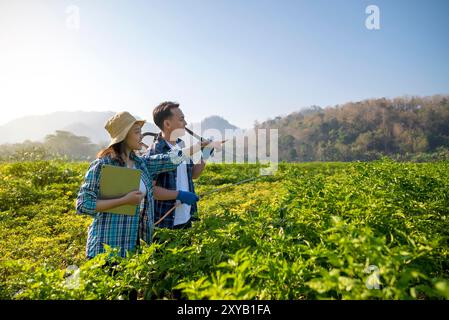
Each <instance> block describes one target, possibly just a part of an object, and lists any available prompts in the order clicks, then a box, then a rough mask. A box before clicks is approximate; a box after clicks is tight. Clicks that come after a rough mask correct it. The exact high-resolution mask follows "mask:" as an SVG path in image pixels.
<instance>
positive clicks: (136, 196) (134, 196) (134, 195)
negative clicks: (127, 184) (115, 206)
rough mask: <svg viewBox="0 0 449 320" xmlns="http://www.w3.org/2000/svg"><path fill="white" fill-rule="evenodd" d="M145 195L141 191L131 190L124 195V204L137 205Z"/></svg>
mask: <svg viewBox="0 0 449 320" xmlns="http://www.w3.org/2000/svg"><path fill="white" fill-rule="evenodd" d="M143 197H144V194H143V193H142V192H140V191H131V192H130V193H128V194H127V195H125V196H123V197H122V200H123V203H124V204H130V205H136V204H140V202H141V201H142V199H143Z"/></svg>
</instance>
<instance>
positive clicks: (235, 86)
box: [0, 0, 449, 127]
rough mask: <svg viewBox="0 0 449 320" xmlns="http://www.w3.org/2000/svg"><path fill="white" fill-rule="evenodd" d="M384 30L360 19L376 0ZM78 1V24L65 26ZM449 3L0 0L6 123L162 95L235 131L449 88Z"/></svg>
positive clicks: (142, 105) (145, 101)
mask: <svg viewBox="0 0 449 320" xmlns="http://www.w3.org/2000/svg"><path fill="white" fill-rule="evenodd" d="M371 4H374V5H377V6H378V7H379V9H380V30H368V29H367V28H366V27H365V20H366V18H367V16H368V15H367V14H366V13H365V8H366V7H367V6H368V5H371ZM71 5H75V6H76V7H77V8H79V14H80V15H79V16H80V25H79V26H80V28H79V29H75V30H72V29H70V28H68V27H67V24H66V22H67V19H68V17H69V15H70V13H71V12H72V11H69V12H66V10H67V9H68V8H69V6H71ZM448 14H449V1H444V0H441V1H436V0H429V1H410V0H405V1H400V0H395V1H385V0H382V1H381V0H370V1H364V0H332V1H330V0H320V1H317V0H315V1H312V0H310V1H299V0H296V1H285V0H284V1H274V0H271V1H264V0H238V1H235V0H231V1H229V0H226V1H225V0H195V1H192V0H183V1H181V0H179V1H174V0H166V1H143V0H142V1H125V0H122V1H112V0H108V1H100V0H97V1H95V0H72V1H66V0H64V1H38V2H37V1H20V0H19V1H12V0H11V1H5V0H3V1H1V2H0V90H1V88H3V89H4V92H3V93H1V92H0V106H1V107H2V110H5V113H4V116H3V117H2V119H1V120H0V124H2V123H5V122H7V121H9V120H11V119H13V118H17V117H20V116H23V115H27V114H37V113H48V112H52V111H58V110H113V111H119V110H129V111H131V112H132V113H134V114H136V115H138V116H140V117H143V118H147V119H149V120H151V110H152V108H153V107H154V106H155V105H157V104H158V103H159V102H160V101H164V100H176V101H179V102H180V103H181V106H182V107H183V110H184V113H185V114H186V116H187V120H190V121H199V120H201V119H202V118H204V117H206V116H208V115H213V114H218V115H221V116H223V117H225V118H226V119H228V120H229V121H230V122H231V123H234V124H236V125H237V126H240V127H251V126H252V124H253V122H254V120H259V121H263V120H266V119H267V118H270V117H271V118H272V117H275V116H277V115H286V114H288V113H290V112H293V111H298V110H300V109H301V108H303V107H306V106H310V105H314V104H315V105H320V106H323V107H324V106H328V105H335V104H341V103H345V102H348V101H357V100H361V99H365V98H373V97H395V96H401V95H432V94H447V93H449V63H448V61H449V41H448V39H449V19H448Z"/></svg>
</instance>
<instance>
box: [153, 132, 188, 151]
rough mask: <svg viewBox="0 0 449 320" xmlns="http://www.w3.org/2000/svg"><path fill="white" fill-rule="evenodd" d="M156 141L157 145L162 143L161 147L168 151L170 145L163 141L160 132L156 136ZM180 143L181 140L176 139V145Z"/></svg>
mask: <svg viewBox="0 0 449 320" xmlns="http://www.w3.org/2000/svg"><path fill="white" fill-rule="evenodd" d="M157 141H158V142H159V143H162V146H163V147H164V148H167V149H169V150H170V149H171V147H170V145H169V144H168V141H167V140H165V139H164V137H162V132H160V133H159V134H158V136H157ZM181 142H183V140H182V139H181V138H178V139H176V144H179V143H181Z"/></svg>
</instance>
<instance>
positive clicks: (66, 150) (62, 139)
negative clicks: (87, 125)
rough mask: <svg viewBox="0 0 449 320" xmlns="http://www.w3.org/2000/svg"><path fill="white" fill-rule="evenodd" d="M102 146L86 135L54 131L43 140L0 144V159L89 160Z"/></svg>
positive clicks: (93, 157)
mask: <svg viewBox="0 0 449 320" xmlns="http://www.w3.org/2000/svg"><path fill="white" fill-rule="evenodd" d="M102 147H103V145H98V144H94V143H92V142H91V141H90V139H89V138H87V137H82V136H77V135H74V134H73V133H71V132H68V131H56V132H55V133H54V134H49V135H47V136H46V137H45V139H44V141H43V142H35V141H29V140H27V141H25V142H23V143H15V144H3V145H0V161H27V160H50V159H63V160H72V161H91V160H93V159H95V157H96V154H97V153H98V151H99V150H100V149H101V148H102Z"/></svg>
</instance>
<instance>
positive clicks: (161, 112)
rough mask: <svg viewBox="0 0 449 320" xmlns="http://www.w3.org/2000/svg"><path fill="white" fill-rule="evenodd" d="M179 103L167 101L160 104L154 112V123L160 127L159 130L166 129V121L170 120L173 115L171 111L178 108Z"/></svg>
mask: <svg viewBox="0 0 449 320" xmlns="http://www.w3.org/2000/svg"><path fill="white" fill-rule="evenodd" d="M178 107H179V103H176V102H171V101H165V102H162V103H160V104H159V105H158V106H157V107H156V108H154V110H153V121H154V123H155V124H156V125H157V126H158V127H159V129H161V130H163V129H164V120H166V119H168V118H170V117H171V116H172V115H173V114H172V113H171V110H172V109H173V108H178Z"/></svg>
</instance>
